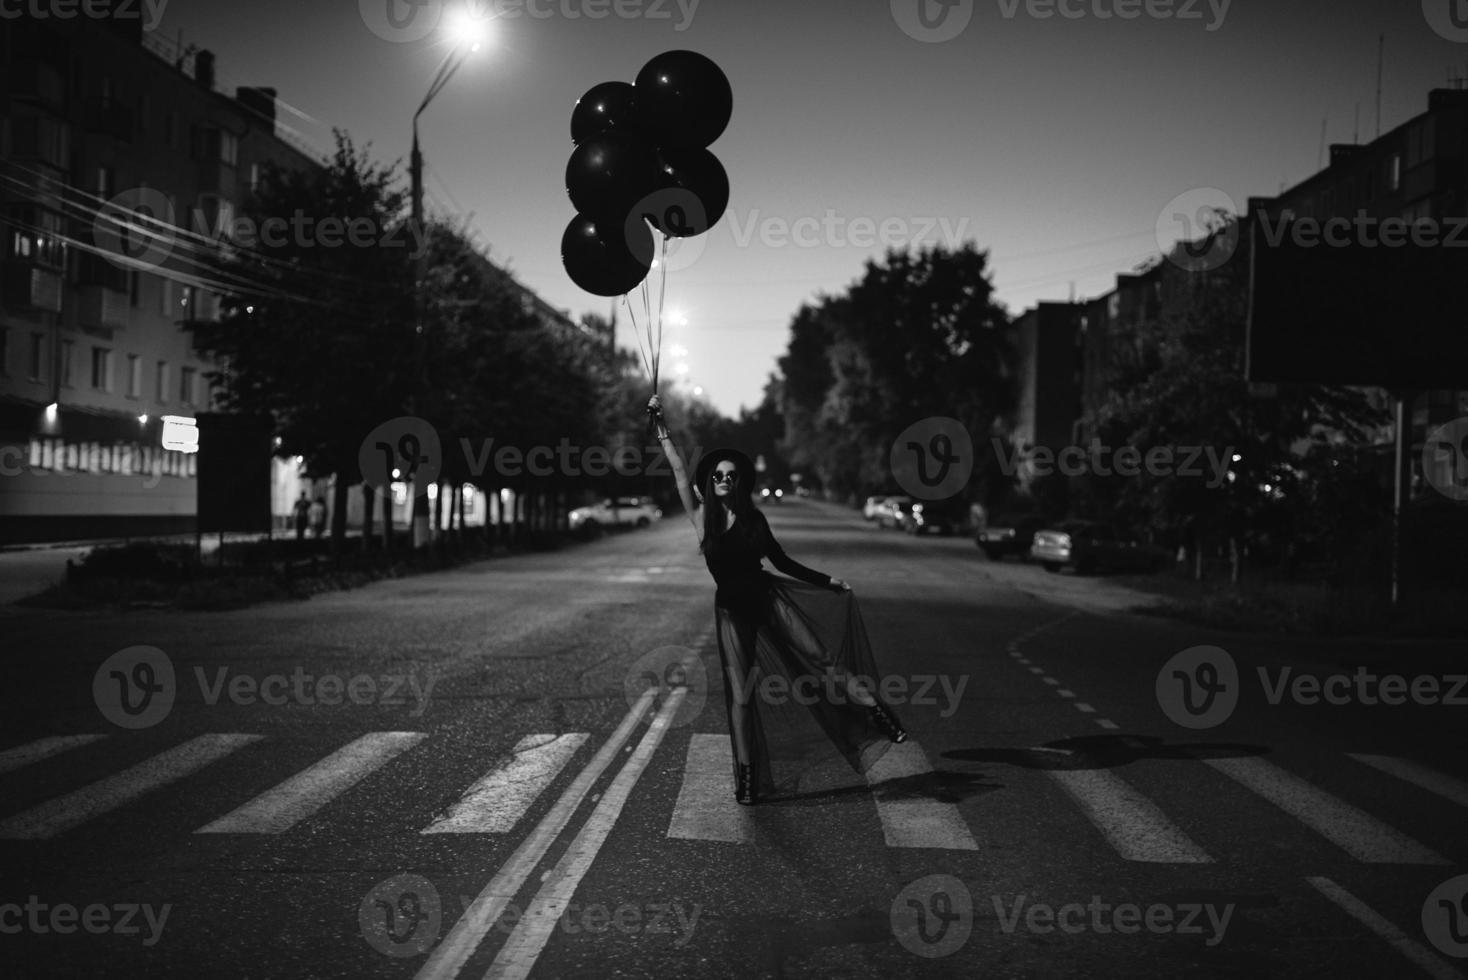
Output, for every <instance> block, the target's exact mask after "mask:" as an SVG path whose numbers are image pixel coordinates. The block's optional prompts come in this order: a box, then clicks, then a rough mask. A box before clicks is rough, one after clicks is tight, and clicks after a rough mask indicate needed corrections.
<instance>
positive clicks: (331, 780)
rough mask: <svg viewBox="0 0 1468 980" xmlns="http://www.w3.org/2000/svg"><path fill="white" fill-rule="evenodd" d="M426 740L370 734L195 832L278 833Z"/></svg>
mask: <svg viewBox="0 0 1468 980" xmlns="http://www.w3.org/2000/svg"><path fill="white" fill-rule="evenodd" d="M426 737H427V735H426V734H425V733H424V732H369V733H368V734H366V735H363V736H362V737H361V738H359V739H357V740H355V741H353V742H350V743H348V744H347V745H344V746H343V747H342V748H340V749H337V750H336V751H335V752H333V753H332V754H331V755H329V756H327V757H326V758H324V759H322V760H321V761H320V762H317V763H316V764H315V765H313V766H310V767H309V768H306V769H303V770H301V771H300V772H298V773H296V774H295V775H294V776H292V777H291V778H289V779H287V780H286V781H285V782H283V783H281V784H280V785H278V786H276V787H274V788H273V789H269V790H266V791H265V792H264V793H261V794H260V795H259V796H257V797H255V798H254V799H253V800H250V801H249V802H248V803H246V804H244V805H243V806H240V807H238V808H236V809H234V810H232V811H230V812H229V813H227V814H225V815H224V816H222V817H220V818H219V819H218V820H215V821H213V822H211V823H208V824H205V825H204V826H202V827H200V828H199V829H198V830H196V831H194V833H196V834H279V833H281V832H283V831H286V830H289V829H290V828H291V827H293V826H295V825H296V824H298V823H300V822H301V821H302V820H304V819H306V818H307V817H309V816H311V814H313V813H315V812H316V811H317V810H320V809H321V808H322V807H323V806H325V805H326V804H327V803H330V802H331V801H332V800H333V799H335V798H336V797H337V796H340V795H341V794H342V793H345V792H346V791H347V790H349V789H351V788H352V787H353V786H355V785H357V783H359V782H361V781H362V780H363V779H364V778H366V777H367V776H368V775H370V774H371V773H372V772H374V771H376V770H377V769H379V768H380V767H382V766H383V765H385V764H387V762H389V761H390V760H391V759H392V758H393V757H395V756H396V755H398V753H400V752H403V751H405V750H407V749H410V748H412V747H413V746H415V745H417V744H418V743H419V742H421V741H423V739H424V738H426Z"/></svg>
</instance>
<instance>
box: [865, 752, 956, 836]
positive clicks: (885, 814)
mask: <svg viewBox="0 0 1468 980" xmlns="http://www.w3.org/2000/svg"><path fill="white" fill-rule="evenodd" d="M932 771H933V767H932V765H930V764H929V762H928V756H927V753H926V752H924V751H923V749H922V746H920V745H918V743H917V741H916V740H915V739H908V740H907V741H906V742H902V743H900V744H898V745H894V746H892V747H891V748H890V749H888V750H887V752H886V754H885V755H883V756H882V758H880V759H879V760H877V764H876V765H874V766H872V768H871V769H869V770H867V774H866V776H867V784H868V785H869V786H871V787H872V788H873V789H874V790H878V791H880V789H881V786H880V785H879V784H880V783H883V782H886V781H888V780H893V779H903V778H911V777H914V776H924V775H927V774H928V773H931V772H932ZM876 800H877V816H878V818H880V819H881V821H882V834H883V836H884V837H885V838H886V839H887V846H888V847H931V848H940V849H944V850H950V851H977V850H978V849H979V845H978V843H977V842H976V841H975V840H974V838H973V835H972V834H971V833H969V829H968V824H966V823H964V821H963V817H962V816H961V815H960V814H959V812H958V807H957V805H955V804H953V803H944V802H942V801H940V800H933V799H916V800H889V799H883V798H882V795H881V793H880V792H877V794H876Z"/></svg>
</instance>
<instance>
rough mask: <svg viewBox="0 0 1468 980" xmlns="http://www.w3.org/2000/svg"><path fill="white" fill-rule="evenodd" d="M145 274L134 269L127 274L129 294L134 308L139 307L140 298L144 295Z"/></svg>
mask: <svg viewBox="0 0 1468 980" xmlns="http://www.w3.org/2000/svg"><path fill="white" fill-rule="evenodd" d="M142 279H143V274H142V273H140V272H138V271H136V270H134V271H132V272H129V273H128V275H127V295H128V300H129V301H130V302H131V303H132V305H133V309H137V307H138V298H139V297H140V296H141V295H142Z"/></svg>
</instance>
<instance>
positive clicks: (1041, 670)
mask: <svg viewBox="0 0 1468 980" xmlns="http://www.w3.org/2000/svg"><path fill="white" fill-rule="evenodd" d="M1030 673H1032V674H1043V673H1045V668H1044V667H1031V668H1030Z"/></svg>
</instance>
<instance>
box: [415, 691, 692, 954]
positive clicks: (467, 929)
mask: <svg viewBox="0 0 1468 980" xmlns="http://www.w3.org/2000/svg"><path fill="white" fill-rule="evenodd" d="M678 690H681V688H680V689H676V690H675V691H674V692H673V693H674V694H676V693H678ZM655 697H657V689H656V688H651V687H649V688H647V689H646V690H645V691H643V692H642V696H641V697H639V698H638V699H637V703H636V704H634V705H633V706H632V708H631V709H630V710H629V711H628V712H627V716H626V717H625V718H623V719H622V723H621V724H620V725H618V726H617V730H616V731H614V732H613V733H612V734H611V737H610V738H608V739H607V740H606V742H605V744H603V745H602V747H601V748H600V749H598V750H597V753H596V755H594V756H592V758H591V761H590V762H588V763H587V764H586V768H585V769H583V770H581V772H580V773H578V774H577V776H576V778H575V780H573V781H572V783H571V785H570V786H567V787H566V790H565V792H563V793H562V794H561V797H560V799H558V800H556V803H555V806H553V807H551V810H550V812H549V813H547V814H546V815H545V816H544V817H542V818H541V821H540V823H538V824H536V826H535V829H534V830H532V831H531V832H530V834H529V836H527V837H526V838H525V839H524V840H523V841H521V842H520V846H519V847H518V848H516V849H515V853H514V854H511V855H510V859H509V860H508V861H506V862H505V863H504V865H503V866H502V867H501V868H500V869H499V871H497V872H496V873H495V876H494V877H493V878H491V879H490V881H489V884H487V885H485V886H484V890H483V891H481V892H480V893H479V895H478V896H477V897H476V898H475V899H474V901H473V902H472V903H470V905H469V907H468V908H467V909H465V910H464V914H463V915H462V916H461V917H460V918H459V921H457V922H455V923H454V926H453V928H452V929H450V930H449V933H448V935H447V936H445V937H444V939H443V942H441V943H439V944H438V945H437V946H435V947H434V948H433V952H432V953H430V954H429V956H428V959H427V960H426V961H425V962H424V963H423V966H422V968H420V969H419V970H418V973H417V974H416V980H430V978H433V980H447V978H450V977H456V976H458V975H459V971H460V970H462V969H463V968H464V964H465V963H466V962H467V961H468V959H469V957H470V956H472V955H474V950H475V949H477V948H478V947H479V944H480V942H482V941H483V940H484V937H485V935H487V934H488V933H489V931H490V930H491V929H493V928H494V927H495V923H497V922H498V921H499V917H500V915H501V914H502V913H503V912H504V911H505V909H506V907H508V906H509V904H510V902H512V901H514V898H515V895H516V894H517V893H518V892H519V891H520V889H521V888H522V887H524V885H525V882H526V881H528V880H529V878H530V875H531V873H532V872H533V871H534V870H535V866H536V865H538V864H539V863H540V862H541V860H542V859H543V858H544V857H545V855H546V852H547V851H549V850H550V846H551V844H552V843H554V842H555V839H556V838H557V837H558V836H560V833H561V831H562V830H564V829H565V826H566V824H567V823H568V822H569V821H570V819H571V816H572V815H573V814H574V813H575V812H576V809H577V808H578V807H579V806H580V805H581V801H582V800H583V799H585V798H586V794H587V792H588V791H589V790H590V789H591V787H592V785H593V784H594V783H595V782H596V781H597V779H598V778H600V777H601V774H602V773H603V772H604V771H605V770H606V768H607V766H608V765H609V764H610V763H611V761H612V759H614V758H615V757H616V755H617V753H618V752H619V751H621V749H622V745H623V743H625V742H626V741H627V737H628V736H629V735H630V734H631V733H632V729H633V728H635V727H637V725H638V723H639V722H641V721H642V716H643V715H645V714H647V709H648V707H649V706H650V705H651V704H652V702H653V699H654V698H655Z"/></svg>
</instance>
